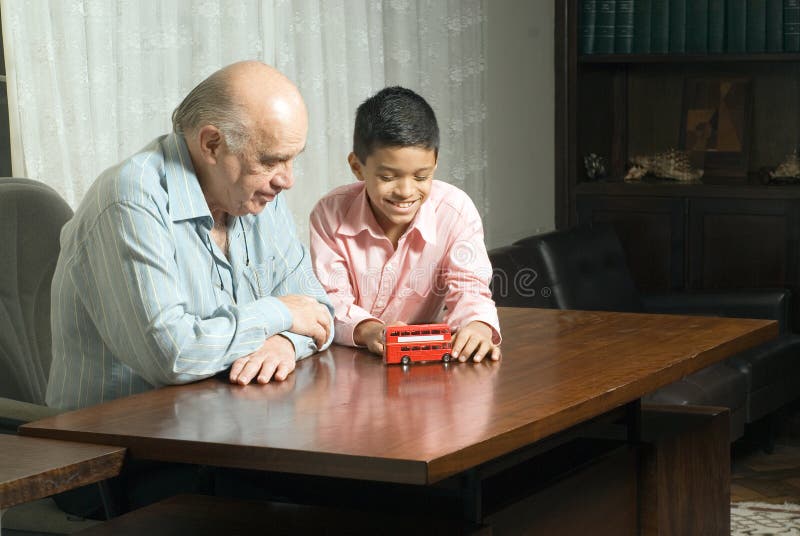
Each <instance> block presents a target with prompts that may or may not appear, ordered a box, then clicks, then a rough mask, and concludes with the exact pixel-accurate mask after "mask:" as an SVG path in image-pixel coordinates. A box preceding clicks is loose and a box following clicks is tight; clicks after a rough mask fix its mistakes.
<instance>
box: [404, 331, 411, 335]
mask: <svg viewBox="0 0 800 536" xmlns="http://www.w3.org/2000/svg"><path fill="white" fill-rule="evenodd" d="M403 335H411V332H410V331H404V332H403Z"/></svg>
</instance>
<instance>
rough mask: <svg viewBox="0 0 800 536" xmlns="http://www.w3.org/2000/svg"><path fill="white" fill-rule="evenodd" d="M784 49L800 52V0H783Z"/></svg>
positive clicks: (785, 50)
mask: <svg viewBox="0 0 800 536" xmlns="http://www.w3.org/2000/svg"><path fill="white" fill-rule="evenodd" d="M783 51H784V52H800V0H783Z"/></svg>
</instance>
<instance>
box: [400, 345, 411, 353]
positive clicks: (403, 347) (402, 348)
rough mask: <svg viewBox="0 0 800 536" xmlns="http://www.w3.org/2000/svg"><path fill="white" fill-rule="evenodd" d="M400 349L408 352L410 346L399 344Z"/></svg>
mask: <svg viewBox="0 0 800 536" xmlns="http://www.w3.org/2000/svg"><path fill="white" fill-rule="evenodd" d="M400 351H401V352H410V351H411V348H410V347H408V346H401V347H400Z"/></svg>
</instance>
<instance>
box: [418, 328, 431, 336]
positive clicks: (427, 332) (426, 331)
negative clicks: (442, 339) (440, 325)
mask: <svg viewBox="0 0 800 536" xmlns="http://www.w3.org/2000/svg"><path fill="white" fill-rule="evenodd" d="M420 333H421V334H422V335H430V334H431V332H430V331H429V330H427V329H426V330H424V331H421V332H420Z"/></svg>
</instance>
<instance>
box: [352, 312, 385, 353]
mask: <svg viewBox="0 0 800 536" xmlns="http://www.w3.org/2000/svg"><path fill="white" fill-rule="evenodd" d="M383 328H384V325H383V322H379V321H377V320H364V321H363V322H361V323H359V324H358V325H357V326H356V329H355V330H354V331H353V342H355V343H356V344H357V345H359V346H366V347H367V350H369V351H370V352H372V353H373V354H378V355H383V341H384V338H383Z"/></svg>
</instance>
